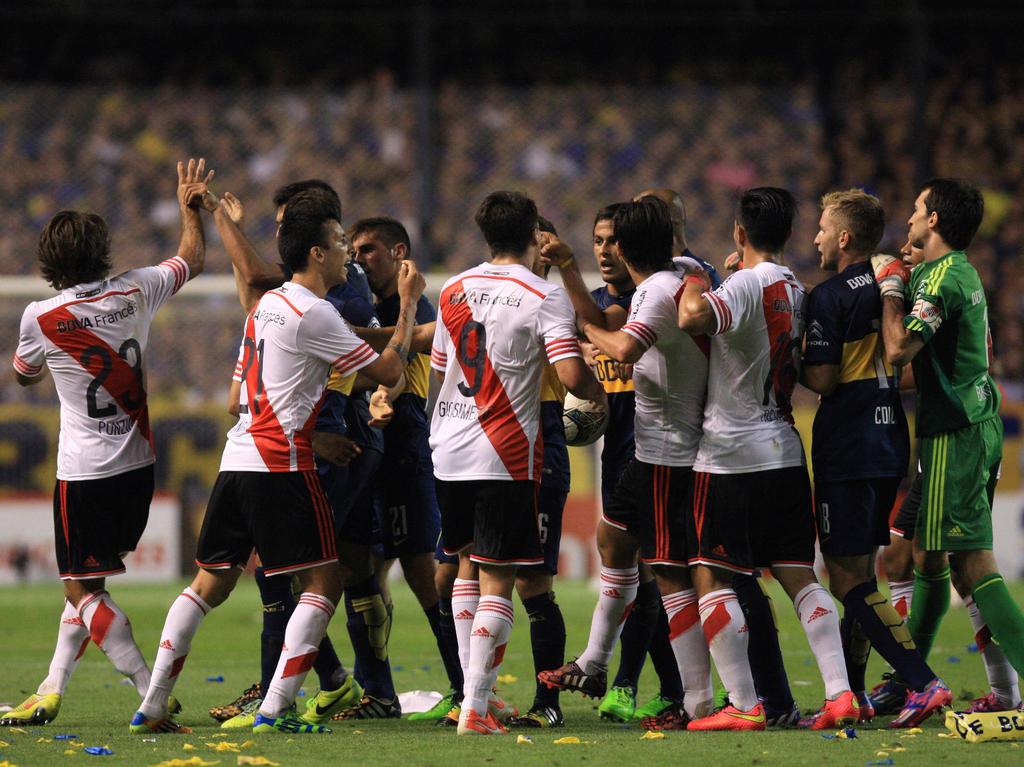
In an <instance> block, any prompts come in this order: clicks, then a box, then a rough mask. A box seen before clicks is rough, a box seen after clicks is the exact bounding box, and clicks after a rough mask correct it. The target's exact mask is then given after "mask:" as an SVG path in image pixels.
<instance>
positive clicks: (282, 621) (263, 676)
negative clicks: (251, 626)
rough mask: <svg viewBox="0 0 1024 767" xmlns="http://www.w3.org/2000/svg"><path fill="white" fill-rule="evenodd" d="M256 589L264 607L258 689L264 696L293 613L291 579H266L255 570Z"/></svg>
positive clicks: (284, 576)
mask: <svg viewBox="0 0 1024 767" xmlns="http://www.w3.org/2000/svg"><path fill="white" fill-rule="evenodd" d="M256 586H257V587H258V588H259V590H260V601H261V602H262V603H263V631H262V632H261V633H260V686H261V689H262V690H263V693H264V694H266V692H267V690H268V689H269V688H270V682H271V681H272V680H273V679H274V672H275V671H276V670H277V662H278V661H279V660H280V659H281V646H282V645H283V644H284V630H285V628H286V627H287V626H288V619H289V618H291V617H292V613H293V612H294V611H295V597H294V596H293V595H292V579H291V578H290V577H289V576H287V575H272V576H270V577H267V576H266V575H265V574H264V572H263V568H262V567H257V568H256Z"/></svg>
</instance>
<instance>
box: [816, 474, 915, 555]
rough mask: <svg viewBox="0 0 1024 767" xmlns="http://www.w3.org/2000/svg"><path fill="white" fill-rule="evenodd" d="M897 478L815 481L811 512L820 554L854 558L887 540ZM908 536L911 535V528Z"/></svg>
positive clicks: (870, 551)
mask: <svg viewBox="0 0 1024 767" xmlns="http://www.w3.org/2000/svg"><path fill="white" fill-rule="evenodd" d="M900 479H901V478H900V477H877V478H873V479H852V480H846V481H842V482H816V483H815V484H814V515H815V521H816V522H817V525H818V544H819V545H820V546H821V553H822V554H831V555H834V556H837V557H856V556H862V555H865V554H873V553H874V552H875V550H876V549H877V548H878V547H879V546H885V545H887V544H888V543H889V515H890V514H891V513H892V507H893V504H894V503H895V502H896V491H897V490H899V486H900ZM910 529H911V535H913V527H911V528H910Z"/></svg>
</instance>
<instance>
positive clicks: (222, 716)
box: [168, 682, 263, 722]
mask: <svg viewBox="0 0 1024 767" xmlns="http://www.w3.org/2000/svg"><path fill="white" fill-rule="evenodd" d="M257 698H259V699H260V700H262V699H263V690H262V689H261V688H260V683H259V682H256V683H254V684H252V685H250V686H249V687H247V688H246V689H245V690H243V691H242V694H241V695H239V696H238V697H237V698H235V699H234V700H233V701H231V702H230V703H228V704H227V705H226V706H214V707H213V708H211V709H210V716H211V717H213V718H214V719H216V720H217V721H218V722H225V721H227V720H228V719H230V718H231V717H233V716H238V715H239V714H241V713H242V707H243V706H244V705H245V704H246V703H248V702H249V701H251V700H255V699H257ZM168 708H169V707H168Z"/></svg>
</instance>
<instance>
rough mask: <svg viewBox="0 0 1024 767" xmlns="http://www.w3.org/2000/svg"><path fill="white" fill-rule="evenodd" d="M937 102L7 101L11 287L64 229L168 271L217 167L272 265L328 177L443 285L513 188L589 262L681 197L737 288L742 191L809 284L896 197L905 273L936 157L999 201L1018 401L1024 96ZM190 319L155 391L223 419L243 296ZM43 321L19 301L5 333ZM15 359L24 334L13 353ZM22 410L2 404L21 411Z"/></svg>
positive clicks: (212, 250)
mask: <svg viewBox="0 0 1024 767" xmlns="http://www.w3.org/2000/svg"><path fill="white" fill-rule="evenodd" d="M929 85H930V92H929V97H928V100H927V105H926V110H925V113H924V115H923V119H920V116H919V119H918V120H917V121H915V119H914V118H915V114H914V110H915V98H914V94H913V92H912V90H911V88H910V86H909V85H908V84H907V83H906V81H905V79H903V78H894V79H890V80H887V81H871V80H870V79H869V78H868V77H866V76H865V75H864V74H863V73H862V72H859V71H858V70H857V69H856V68H855V67H851V68H849V69H847V70H845V71H841V72H840V73H839V76H838V77H836V78H835V83H833V84H832V86H830V87H829V88H828V89H824V88H822V87H821V86H820V84H818V83H815V82H814V81H813V80H811V79H807V80H804V81H793V82H789V83H787V84H786V85H785V86H778V85H776V86H766V85H755V84H751V83H745V82H736V83H734V84H732V85H729V86H722V85H715V86H714V87H709V86H704V85H701V84H700V83H698V82H682V83H678V84H673V85H667V86H660V87H644V88H641V89H635V88H631V87H628V86H625V85H610V86H603V85H601V84H580V85H573V86H564V87H563V86H551V85H538V86H534V87H530V88H518V89H517V88H509V87H504V86H480V87H478V86H472V87H469V86H465V85H461V84H459V83H455V82H449V83H446V84H443V85H441V86H440V87H439V88H438V90H437V91H436V93H435V94H434V95H435V98H434V100H433V105H432V108H431V109H432V111H431V109H428V108H427V107H428V106H429V105H425V104H424V102H423V100H421V99H417V95H416V93H415V92H414V91H413V90H408V89H400V88H398V87H396V85H395V84H394V81H393V79H392V78H391V77H390V76H389V75H388V73H387V72H379V73H377V74H376V75H375V76H373V77H372V78H369V79H367V80H364V81H360V82H355V83H353V84H352V85H351V86H349V87H348V88H346V89H344V90H334V89H326V88H321V87H318V86H316V85H311V86H310V87H308V88H306V89H304V90H301V91H299V90H285V89H275V88H259V89H257V88H249V87H246V86H239V87H236V88H232V89H224V90H211V89H188V88H182V87H171V86H166V87H163V88H155V89H154V88H148V89H146V88H134V87H116V86H89V87H73V88H72V87H61V86H40V85H32V86H25V85H18V86H14V85H0V163H2V167H3V172H2V173H0V217H2V218H0V222H2V225H0V274H8V275H27V274H34V273H37V268H36V262H35V248H36V240H37V237H38V233H39V231H40V229H41V227H42V226H43V224H44V223H45V222H46V220H48V218H49V217H50V216H51V215H52V214H53V213H54V212H56V211H57V210H60V209H63V208H86V209H90V210H93V211H95V212H98V213H100V214H102V215H104V216H105V217H106V218H107V220H108V222H109V223H110V225H111V229H112V233H113V242H114V253H115V263H116V264H117V266H118V268H129V267H132V266H139V265H144V264H152V263H156V262H158V261H160V260H161V259H163V258H166V257H167V256H168V255H170V254H171V253H173V252H174V249H175V247H176V244H177V239H178V214H177V203H176V201H175V198H174V190H175V180H176V177H175V173H174V162H175V161H176V160H177V159H179V158H185V157H189V156H196V155H202V156H205V157H206V158H207V162H208V165H209V166H210V167H213V168H215V169H216V171H217V176H216V179H215V181H214V184H213V186H214V188H215V189H216V190H217V191H221V192H223V191H231V192H233V193H234V194H235V195H237V196H238V197H239V198H240V199H241V200H242V201H243V203H244V204H245V211H246V216H245V222H244V227H245V229H246V231H247V232H248V233H249V235H250V236H251V238H252V239H253V240H254V242H256V243H257V245H258V247H259V248H260V249H261V250H262V252H263V253H264V254H265V256H266V257H267V258H271V257H273V256H274V255H275V253H274V243H273V235H274V218H273V215H274V211H273V209H272V204H271V201H270V196H271V194H272V192H273V190H274V189H275V188H276V187H278V186H280V185H281V184H283V183H286V182H288V181H293V180H296V179H300V178H309V177H319V178H323V179H325V180H327V181H329V182H330V183H331V184H333V185H334V186H335V188H337V190H338V191H339V193H340V195H341V198H342V201H343V205H344V216H345V219H346V221H347V222H351V221H354V220H355V219H356V218H358V217H362V216H369V215H382V214H383V215H391V216H395V217H396V218H399V219H401V220H402V221H403V222H404V223H405V224H406V225H407V227H408V228H409V230H410V232H411V233H412V234H413V237H414V245H413V256H414V257H415V258H416V259H417V260H418V261H419V262H420V264H421V268H424V269H426V270H434V271H439V272H444V273H452V272H455V271H458V270H460V269H463V268H465V267H466V266H468V265H470V264H472V263H475V262H478V261H479V260H480V259H482V258H483V257H484V253H485V251H484V246H483V241H482V238H481V237H480V235H479V232H478V231H477V229H476V227H475V225H474V224H473V213H474V211H475V208H476V206H477V204H478V203H479V201H480V199H482V198H483V196H484V195H485V194H486V193H487V192H489V191H491V190H493V189H496V188H512V189H521V190H523V191H526V192H527V193H529V194H530V195H532V196H533V197H534V198H535V199H536V200H537V202H538V205H539V208H540V210H541V212H542V213H543V214H544V215H546V216H547V217H548V218H550V219H552V220H553V221H554V223H555V224H556V226H557V227H558V228H559V231H560V234H561V235H562V236H563V238H564V239H566V240H568V241H569V242H570V243H571V244H572V245H573V247H574V248H576V250H577V251H578V252H580V253H583V254H588V253H589V250H590V246H589V242H590V236H591V231H590V229H591V224H592V221H593V215H594V213H595V212H596V211H597V210H598V209H600V208H601V207H603V206H604V205H606V204H608V203H611V202H615V201H620V200H624V199H628V198H630V197H632V196H633V195H634V194H635V193H636V192H637V191H638V190H640V189H642V188H645V187H650V186H668V187H673V188H676V189H677V190H678V191H679V192H681V193H682V195H683V197H684V199H685V201H686V206H687V214H688V235H689V244H690V247H691V249H692V250H693V251H694V252H695V253H697V254H698V255H700V256H702V257H703V258H705V259H707V260H709V261H711V262H712V263H715V264H716V265H718V266H721V264H722V262H723V261H724V259H725V257H726V256H727V255H728V254H729V253H730V252H731V251H732V250H733V247H732V241H731V235H732V207H733V202H734V200H735V196H736V192H737V190H740V189H743V188H746V187H750V186H754V185H761V184H771V185H777V186H784V187H787V188H789V189H791V190H792V191H793V192H794V193H795V194H796V196H797V198H798V200H799V201H800V204H801V213H800V216H799V218H798V225H797V230H796V231H795V232H794V233H793V238H792V240H791V242H790V246H789V250H788V258H789V261H790V263H791V265H792V266H793V267H794V268H795V269H796V270H797V272H798V274H799V275H800V276H801V277H802V278H803V279H804V280H805V281H806V283H807V284H808V285H813V284H816V283H817V282H819V281H820V280H821V279H822V278H823V276H824V275H823V274H822V273H821V272H820V271H819V270H818V267H817V261H818V256H817V252H816V251H815V248H814V246H813V240H814V236H815V233H816V232H817V220H818V198H819V196H820V195H821V194H822V193H823V192H824V191H826V190H829V189H833V188H837V187H849V186H861V187H864V188H866V189H867V190H868V191H871V192H872V193H874V194H877V195H878V196H879V197H880V198H881V199H882V202H883V203H884V205H885V208H886V211H887V213H888V216H889V227H888V231H887V233H886V236H885V238H884V240H883V248H884V249H887V250H889V251H890V252H895V250H897V249H898V248H899V247H900V246H901V245H902V244H903V242H904V241H905V238H906V219H907V217H908V215H909V213H910V210H911V207H912V203H913V199H914V196H915V192H916V189H917V185H918V184H919V182H920V181H922V180H923V179H922V178H921V177H920V175H919V171H918V166H917V165H916V161H915V157H917V156H918V155H919V153H920V152H921V145H922V144H923V145H924V146H925V150H924V155H923V156H924V157H926V158H927V160H928V166H929V167H928V171H929V172H930V174H932V175H959V176H964V177H966V178H968V179H970V180H972V181H973V182H974V183H976V184H977V185H978V186H980V187H981V188H982V189H983V190H984V194H985V203H986V215H985V221H984V223H983V229H982V232H981V233H979V236H978V237H977V239H976V240H975V242H974V244H973V246H972V247H971V248H970V250H969V256H970V259H971V261H972V262H973V263H974V264H975V265H976V266H977V267H978V268H979V270H980V272H981V274H982V278H983V280H984V282H985V285H986V287H987V289H988V291H989V294H990V306H991V307H992V310H991V311H992V326H993V331H994V336H995V349H996V357H997V366H998V367H997V372H998V375H999V378H1000V380H1001V381H1002V382H1003V385H1004V387H1008V389H1009V390H1008V393H1009V394H1010V395H1011V396H1014V397H1015V398H1017V399H1022V398H1024V395H1022V392H1021V391H1020V383H1019V382H1020V381H1021V380H1022V379H1024V338H1022V335H1021V332H1022V319H1024V269H1022V266H1024V264H1022V257H1021V254H1022V247H1024V215H1022V214H1024V210H1022V199H1024V197H1022V194H1021V193H1022V192H1024V188H1022V187H1024V174H1022V173H1021V170H1020V169H1021V168H1024V142H1022V141H1020V140H1019V136H1020V135H1024V81H1022V79H1021V76H1020V75H1019V73H1016V74H1015V73H1014V72H1013V71H1012V70H1007V71H994V72H992V73H990V74H989V75H988V76H987V77H986V78H985V79H984V80H981V79H976V78H971V77H967V76H963V75H957V74H950V75H948V76H946V77H944V78H939V79H936V80H933V81H931V82H930V83H929ZM425 119H428V120H429V125H424V124H423V120H425ZM916 128H917V129H916ZM918 129H919V130H918ZM922 130H923V133H922V132H921V131H922ZM425 169H430V172H426V171H425ZM208 242H209V251H208V269H209V271H211V272H221V273H227V272H229V271H230V267H229V263H228V261H227V258H226V256H225V254H224V252H223V249H222V248H220V246H219V243H218V242H217V238H216V234H215V232H214V230H213V227H212V226H210V227H208ZM584 261H585V262H586V261H587V259H586V258H584ZM595 283H596V278H595ZM175 301H176V302H178V303H179V304H180V305H179V306H178V307H175V308H173V309H172V310H170V311H165V312H164V313H162V315H161V318H160V319H158V321H157V323H156V324H155V325H154V328H153V335H152V338H151V341H150V348H151V349H153V350H154V354H155V355H156V356H151V364H150V368H149V369H150V382H149V388H150V390H151V391H152V392H153V393H154V394H155V395H158V394H165V395H171V396H173V397H175V398H180V399H182V400H184V401H188V402H198V401H209V400H215V401H217V402H219V401H220V400H221V399H222V398H223V397H222V395H223V394H224V392H225V390H226V381H227V377H228V376H229V375H230V370H231V367H232V365H233V361H234V356H235V354H236V351H237V336H238V332H239V328H240V326H241V310H240V308H239V306H238V304H237V302H235V301H234V300H233V298H231V297H230V296H225V297H196V298H189V297H187V296H184V297H181V298H179V299H176V300H175ZM172 303H174V302H172ZM23 305H24V300H23V299H20V298H18V299H14V298H2V299H0V315H2V316H4V317H5V318H6V319H7V320H8V326H9V327H10V326H11V325H12V323H13V324H15V325H16V323H17V318H18V316H20V313H21V309H22V308H23ZM197 339H201V344H200V345H201V347H202V350H203V351H202V353H197V352H196V344H197V342H198V341H197ZM15 343H16V339H15V338H14V337H13V336H10V334H9V337H8V341H7V346H8V347H10V348H11V349H13V347H14V344H15ZM225 371H227V372H225ZM25 396H32V395H31V394H29V395H26V394H22V393H16V392H15V391H13V389H12V388H11V387H4V388H3V389H0V398H2V399H3V400H7V401H10V400H11V399H14V398H17V399H19V400H22V399H23V397H25ZM36 396H43V397H46V396H47V394H46V392H41V393H39V394H38V395H36Z"/></svg>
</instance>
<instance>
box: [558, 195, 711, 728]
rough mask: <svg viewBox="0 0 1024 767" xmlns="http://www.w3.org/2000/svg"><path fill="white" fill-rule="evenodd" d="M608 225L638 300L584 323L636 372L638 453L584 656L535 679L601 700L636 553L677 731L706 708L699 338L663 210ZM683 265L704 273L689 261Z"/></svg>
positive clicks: (702, 360) (606, 537) (618, 510)
mask: <svg viewBox="0 0 1024 767" xmlns="http://www.w3.org/2000/svg"><path fill="white" fill-rule="evenodd" d="M612 226H613V231H614V235H615V238H616V239H617V241H618V248H619V251H620V253H621V255H622V259H623V260H624V261H625V264H626V268H627V269H628V270H629V275H630V278H631V279H632V281H633V283H634V284H635V285H636V292H635V293H634V294H633V299H632V301H631V303H630V308H629V314H628V316H627V319H626V323H625V324H624V325H623V326H622V328H621V329H620V330H614V331H611V330H607V329H605V328H601V327H598V326H597V325H596V324H592V323H590V322H587V321H583V326H582V329H583V332H584V333H585V334H586V336H587V338H588V340H590V341H591V342H592V343H593V344H594V345H595V346H597V348H598V349H599V350H600V351H601V352H603V353H604V354H607V355H608V356H609V357H610V358H611V359H612V360H615V361H616V362H620V363H632V364H633V385H634V387H635V390H636V416H635V423H634V430H635V441H636V455H635V458H634V459H633V460H631V461H630V462H629V463H628V464H627V465H626V468H625V469H624V470H623V472H622V476H621V477H620V478H619V481H618V484H617V486H616V488H615V492H614V493H613V495H612V497H611V499H610V503H608V504H607V505H606V506H605V509H604V515H603V517H602V523H603V524H601V525H600V526H599V527H598V532H597V545H598V550H599V551H600V554H601V594H600V596H599V598H598V603H597V608H596V609H595V610H594V617H593V620H592V622H591V626H590V639H589V642H588V643H587V648H586V650H584V652H583V653H582V654H581V655H580V656H579V657H578V658H577V659H576V660H575V661H573V662H571V663H567V664H566V665H564V666H562V667H561V668H558V669H554V670H551V671H545V672H541V673H540V675H539V678H540V680H541V681H543V682H545V683H547V684H549V685H552V686H555V687H561V688H564V689H569V690H578V691H580V692H582V693H583V694H585V695H589V696H593V697H600V696H602V695H604V693H605V688H606V686H607V669H608V662H609V660H610V659H611V656H612V651H613V650H614V648H615V643H616V641H617V640H618V638H619V634H620V632H621V631H622V624H623V622H624V621H625V619H626V617H627V615H628V614H629V611H630V610H631V608H632V605H633V602H634V600H635V599H636V594H637V590H638V588H639V575H638V571H637V561H638V557H639V561H641V562H644V563H646V564H648V565H650V566H651V568H652V569H653V570H654V574H655V578H656V580H657V581H658V587H659V590H660V592H661V599H662V603H663V604H664V607H665V610H666V612H667V614H668V620H669V625H670V627H671V634H670V636H671V645H672V650H673V653H674V655H675V658H676V663H677V665H678V667H679V673H680V678H681V679H682V682H683V690H684V696H683V703H682V705H681V706H680V705H678V704H676V705H675V706H673V708H672V710H671V711H668V712H662V714H661V715H660V716H659V719H660V721H659V729H684V728H685V726H686V723H687V722H688V721H689V719H691V718H694V717H700V716H704V715H705V714H706V713H708V712H709V711H710V710H711V704H712V688H711V665H710V660H709V658H708V651H707V646H706V645H705V643H704V637H703V636H702V634H701V630H700V620H699V617H698V614H697V594H696V592H694V590H693V586H692V584H691V582H690V577H689V573H688V570H687V560H688V558H689V555H690V548H691V547H690V545H689V543H688V541H689V538H690V537H691V536H690V535H689V533H688V530H687V528H688V525H689V520H690V516H691V515H690V514H689V510H690V503H691V501H692V497H693V479H692V466H693V461H694V459H695V458H696V457H697V445H698V443H699V441H700V434H701V420H702V418H703V412H704V395H705V388H706V386H707V371H708V356H707V343H708V342H707V339H706V338H703V339H701V338H690V337H688V336H687V335H686V334H685V333H682V332H681V331H680V330H679V327H678V324H677V323H678V319H677V309H676V304H677V302H678V298H679V295H680V294H681V293H682V289H683V284H682V282H681V280H680V277H681V276H682V272H678V271H676V265H675V264H674V263H673V259H672V244H673V233H672V222H671V218H670V213H669V209H668V206H667V205H666V204H665V202H664V201H662V200H661V199H659V198H656V197H644V198H642V199H640V200H638V201H636V202H630V203H624V204H622V205H620V206H619V207H618V208H617V209H616V211H615V214H614V217H613V219H612ZM561 248H563V249H566V248H565V246H564V245H562V246H561ZM545 255H546V256H547V257H548V258H550V259H551V260H552V261H555V262H559V263H561V262H564V261H566V260H567V259H568V257H569V256H568V255H563V254H561V253H557V252H556V250H555V248H551V249H550V250H548V251H546V252H545ZM683 263H684V264H687V266H688V267H689V268H690V269H693V270H695V271H699V272H700V273H702V274H703V273H704V272H703V269H702V267H701V266H700V264H699V263H698V262H697V261H696V260H694V259H688V260H687V261H684V262H683Z"/></svg>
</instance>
